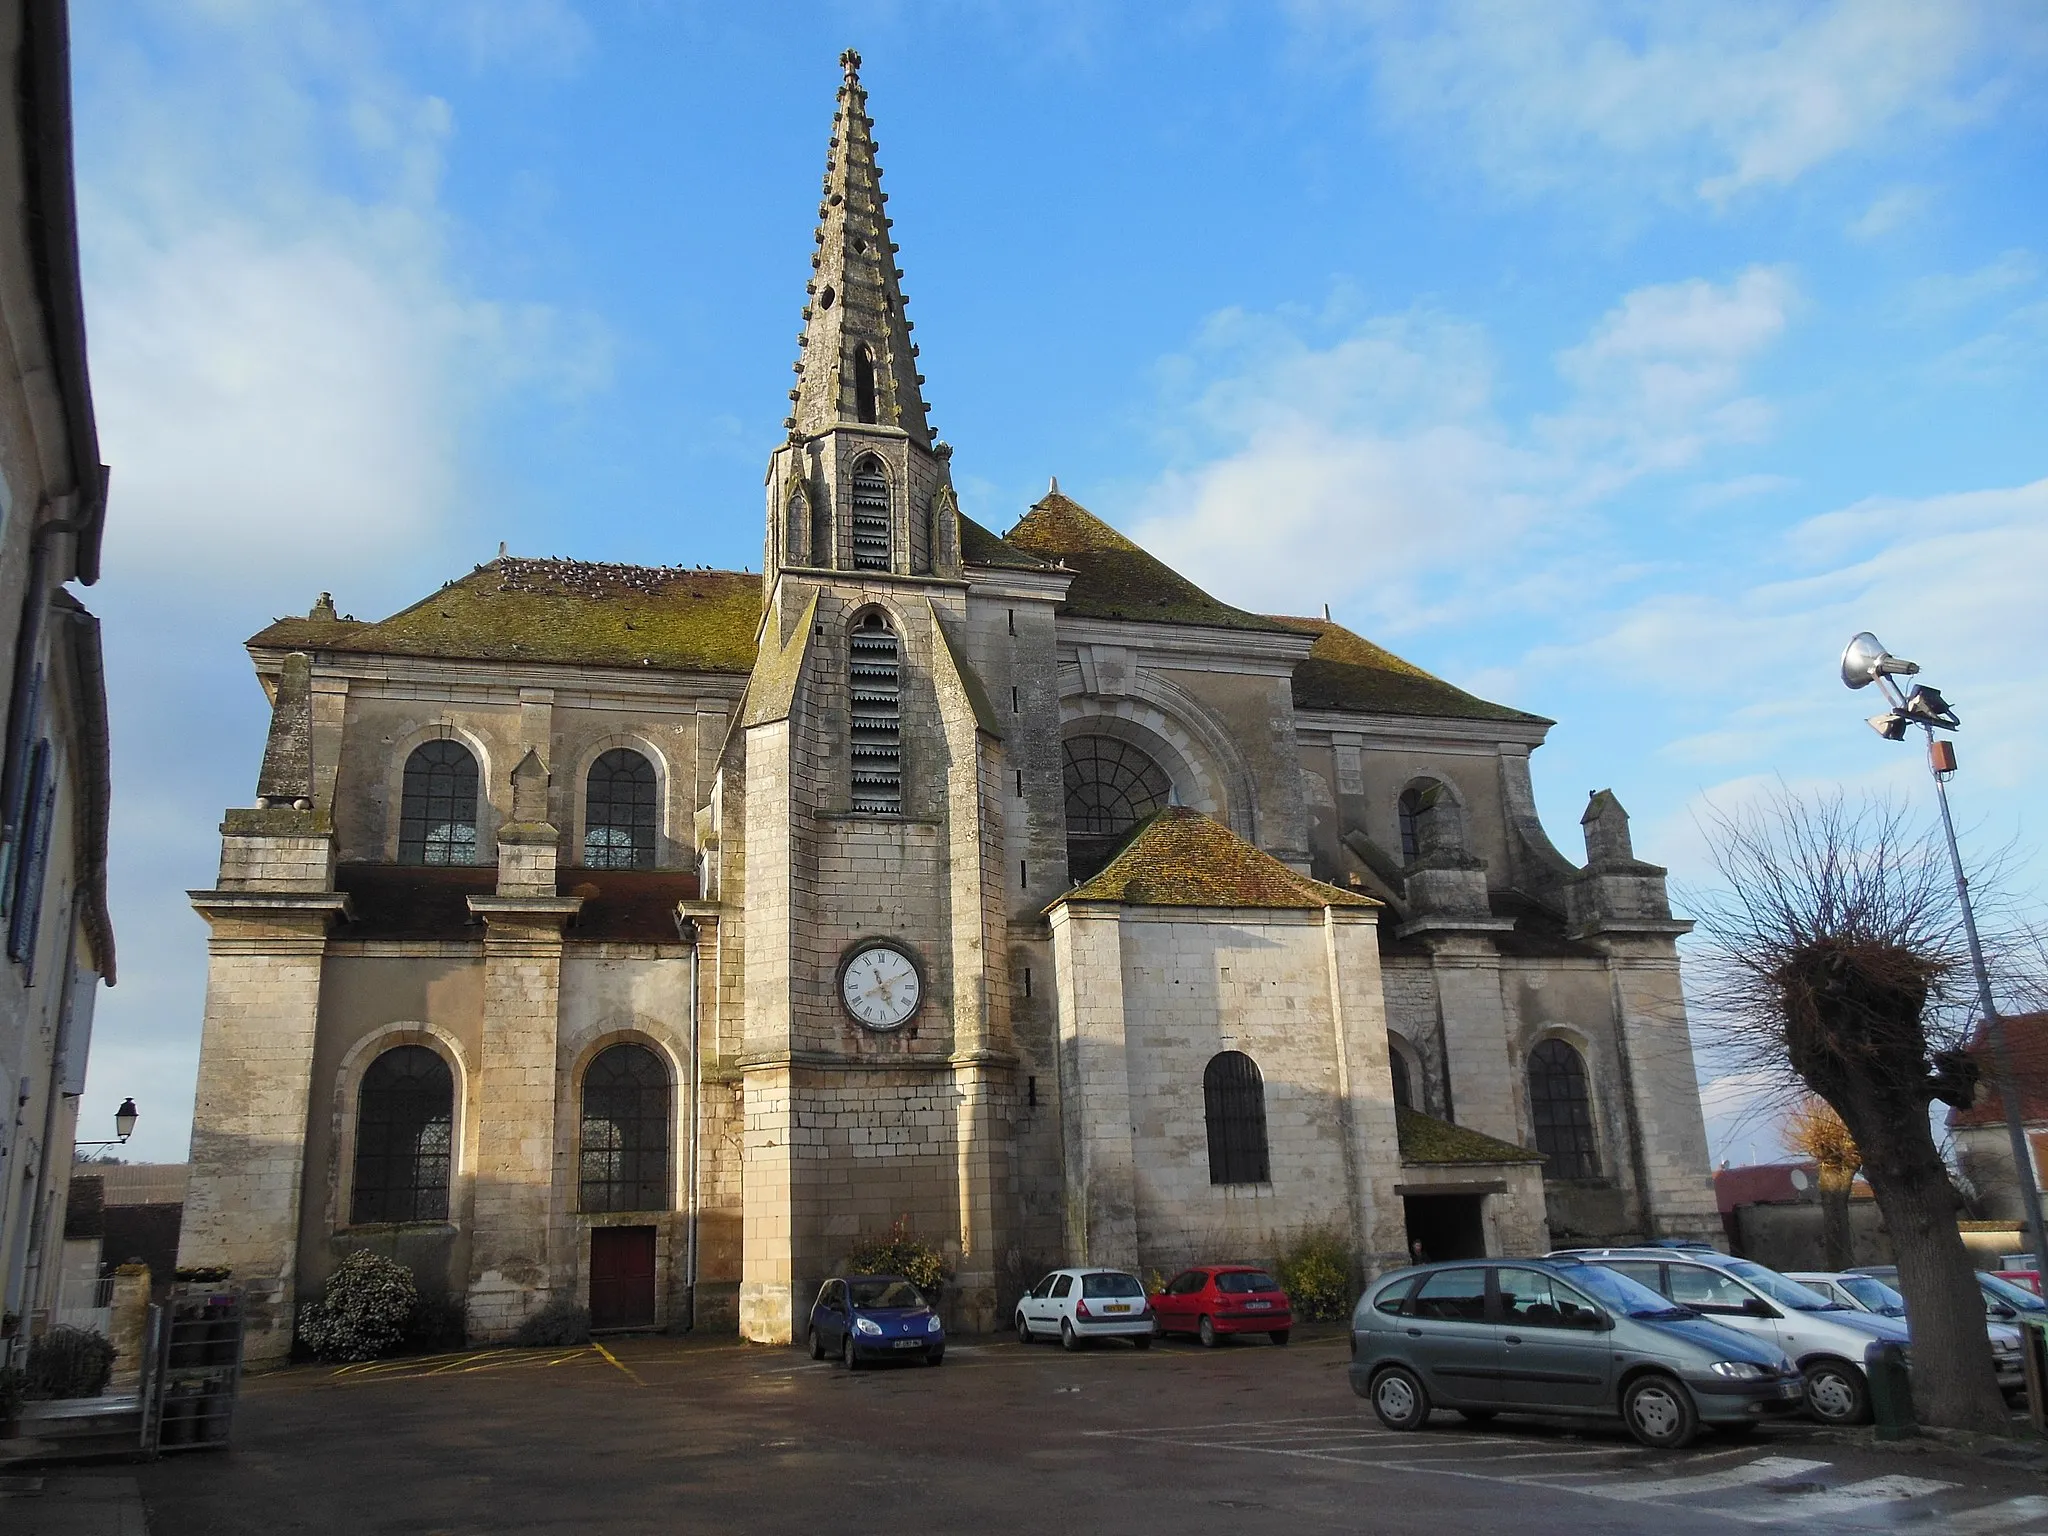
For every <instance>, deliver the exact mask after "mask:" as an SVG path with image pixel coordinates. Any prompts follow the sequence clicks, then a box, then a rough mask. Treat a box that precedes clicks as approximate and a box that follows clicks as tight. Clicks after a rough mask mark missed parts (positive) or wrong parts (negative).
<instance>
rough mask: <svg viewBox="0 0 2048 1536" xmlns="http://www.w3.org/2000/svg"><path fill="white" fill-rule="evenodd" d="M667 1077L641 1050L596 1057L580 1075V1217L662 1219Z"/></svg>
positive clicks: (622, 1048)
mask: <svg viewBox="0 0 2048 1536" xmlns="http://www.w3.org/2000/svg"><path fill="white" fill-rule="evenodd" d="M668 1141H669V1084H668V1072H667V1070H666V1069H665V1068H663V1066H662V1064H661V1058H660V1057H658V1056H656V1055H655V1054H654V1052H652V1051H650V1050H649V1049H648V1048H647V1047H646V1046H644V1045H630V1044H628V1045H614V1046H610V1047H608V1048H606V1049H605V1050H602V1051H599V1052H598V1053H597V1055H596V1057H595V1058H593V1059H592V1061H591V1063H590V1067H589V1069H588V1070H587V1071H585V1072H584V1074H583V1136H582V1150H581V1158H580V1165H579V1167H578V1170H577V1172H578V1184H579V1193H580V1196H581V1205H582V1208H583V1209H584V1210H586V1211H665V1210H667V1209H669V1207H670V1206H671V1205H672V1204H673V1203H674V1202H673V1200H672V1199H671V1197H670V1189H669V1172H668Z"/></svg>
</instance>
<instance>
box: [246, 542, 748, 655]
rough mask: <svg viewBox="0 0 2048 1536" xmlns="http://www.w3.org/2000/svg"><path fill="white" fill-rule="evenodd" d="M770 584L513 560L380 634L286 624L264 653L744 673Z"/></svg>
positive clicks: (255, 641)
mask: <svg viewBox="0 0 2048 1536" xmlns="http://www.w3.org/2000/svg"><path fill="white" fill-rule="evenodd" d="M760 621H761V578H760V577H758V576H753V575H747V574H744V573H742V572H739V571H689V570H682V569H678V568H673V567H668V566H644V565H606V564H597V563H594V562H589V561H583V560H527V559H516V558H511V557H501V558H500V559H497V560H493V561H491V563H490V564H488V565H480V566H478V567H477V568H476V569H475V570H474V571H472V572H471V573H470V574H469V575H467V576H463V577H460V578H459V579H457V580H455V581H451V582H449V583H448V585H447V586H445V587H443V588H442V589H441V590H440V591H439V592H436V593H435V594H434V595H433V596H432V597H429V598H427V599H425V600H424V601H422V602H417V603H414V604H413V605H412V606H411V607H410V608H406V609H404V610H402V611H400V612H398V613H395V614H393V615H392V616H391V617H390V618H388V619H383V620H379V621H378V622H376V623H360V622H358V621H356V620H353V619H279V620H278V621H277V622H276V623H274V624H272V625H270V627H269V628H267V629H265V630H263V631H262V632H261V633H260V634H257V635H255V636H252V637H251V639H250V641H249V644H251V645H252V646H276V647H279V648H280V649H285V650H309V651H310V650H320V651H349V652H356V653H360V654H372V655H383V656H434V657H449V658H454V659H459V660H467V661H539V662H572V663H579V664H582V665H586V666H603V667H654V668H659V669H661V670H663V671H668V672H730V673H740V674H744V673H747V672H749V671H751V670H752V669H753V665H754V633H755V630H756V629H757V628H758V627H759V625H760Z"/></svg>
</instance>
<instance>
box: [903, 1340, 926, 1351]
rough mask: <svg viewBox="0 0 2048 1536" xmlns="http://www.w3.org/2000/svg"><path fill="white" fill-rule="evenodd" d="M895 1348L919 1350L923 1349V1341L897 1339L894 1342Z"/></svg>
mask: <svg viewBox="0 0 2048 1536" xmlns="http://www.w3.org/2000/svg"><path fill="white" fill-rule="evenodd" d="M896 1347H897V1348H898V1349H921V1348H923V1347H924V1340H923V1339H898V1340H897V1341H896Z"/></svg>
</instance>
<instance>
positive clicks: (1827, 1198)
mask: <svg viewBox="0 0 2048 1536" xmlns="http://www.w3.org/2000/svg"><path fill="white" fill-rule="evenodd" d="M1855 1182H1856V1176H1855V1175H1854V1174H1844V1173H1842V1172H1840V1171H1839V1170H1830V1169H1828V1168H1826V1167H1823V1168H1822V1169H1821V1170H1820V1248H1821V1258H1822V1267H1823V1268H1825V1269H1831V1270H1840V1269H1847V1268H1848V1267H1849V1266H1850V1265H1851V1264H1854V1263H1855V1262H1856V1256H1855V1254H1854V1252H1853V1251H1852V1245H1851V1243H1850V1238H1849V1190H1850V1187H1851V1186H1852V1185H1853V1184H1854V1183H1855Z"/></svg>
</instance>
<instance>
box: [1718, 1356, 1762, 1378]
mask: <svg viewBox="0 0 2048 1536" xmlns="http://www.w3.org/2000/svg"><path fill="white" fill-rule="evenodd" d="M1712 1369H1713V1372H1714V1374H1715V1375H1716V1376H1726V1377H1727V1378H1728V1379H1729V1380H1731V1381H1762V1380H1763V1379H1764V1368H1763V1367H1762V1366H1760V1365H1751V1364H1750V1363H1749V1362H1748V1361H1747V1360H1716V1361H1715V1362H1714V1364H1713V1367H1712Z"/></svg>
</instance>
